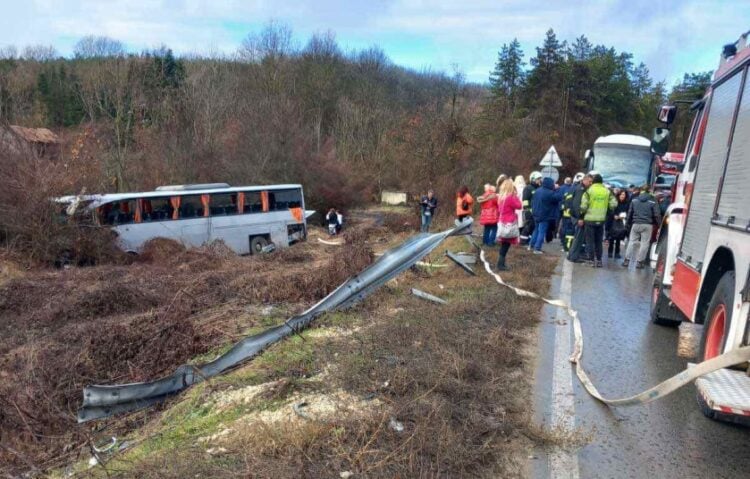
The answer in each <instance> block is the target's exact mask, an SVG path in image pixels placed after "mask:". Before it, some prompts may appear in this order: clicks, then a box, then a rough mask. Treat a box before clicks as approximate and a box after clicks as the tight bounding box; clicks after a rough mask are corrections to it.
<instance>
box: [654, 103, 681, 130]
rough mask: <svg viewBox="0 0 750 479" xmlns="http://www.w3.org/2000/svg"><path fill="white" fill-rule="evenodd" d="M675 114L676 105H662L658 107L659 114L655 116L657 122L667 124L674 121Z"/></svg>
mask: <svg viewBox="0 0 750 479" xmlns="http://www.w3.org/2000/svg"><path fill="white" fill-rule="evenodd" d="M675 115H677V107H676V106H674V105H662V107H661V108H659V114H658V115H657V118H658V120H659V122H661V123H664V124H665V125H667V126H669V125H671V124H672V123H674V118H675Z"/></svg>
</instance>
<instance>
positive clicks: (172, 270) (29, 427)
mask: <svg viewBox="0 0 750 479" xmlns="http://www.w3.org/2000/svg"><path fill="white" fill-rule="evenodd" d="M361 238H362V235H360V236H357V235H356V234H355V235H349V240H350V241H349V244H347V245H346V246H342V247H339V248H340V249H338V250H333V251H331V250H327V249H323V248H321V247H320V245H315V244H312V243H307V244H300V245H296V246H294V247H293V248H291V249H288V250H284V251H279V252H277V253H275V254H272V255H269V256H261V257H244V258H243V257H237V256H236V255H235V254H234V253H232V252H231V251H228V249H226V248H225V247H223V245H221V244H218V245H212V246H208V247H205V248H202V249H197V250H185V249H184V248H183V247H182V246H180V245H178V244H175V243H173V242H171V241H168V240H155V241H153V242H152V243H151V244H149V245H148V246H147V247H146V249H145V251H144V254H143V255H142V256H140V257H138V258H137V260H136V262H135V264H131V265H101V266H94V267H88V268H70V269H64V270H57V271H49V270H39V269H35V270H31V271H28V272H23V271H22V270H19V268H13V271H14V272H15V274H13V275H9V276H8V277H7V278H4V279H3V281H2V282H0V378H2V381H1V382H0V434H1V436H0V442H2V444H3V448H2V449H0V464H3V467H2V468H0V470H2V469H5V470H6V471H8V470H10V471H13V470H16V468H17V467H21V468H24V467H26V468H28V464H35V465H36V466H37V467H40V468H43V467H45V466H48V465H49V464H52V463H54V461H55V460H56V459H57V460H59V456H60V455H61V454H63V453H64V452H66V451H68V450H69V449H70V448H71V447H74V446H79V445H80V443H81V442H82V441H83V440H84V439H83V438H84V437H85V433H86V430H87V429H88V428H86V427H77V426H76V424H75V413H76V409H77V408H78V406H79V405H80V398H81V390H82V387H83V386H84V385H86V384H92V383H113V382H130V381H141V380H147V379H153V378H155V377H157V376H159V375H160V374H163V373H165V372H167V371H170V370H171V369H173V368H174V367H176V366H178V365H180V364H182V363H184V362H185V361H187V360H188V359H190V358H192V357H194V356H196V355H198V354H202V353H206V352H207V351H210V350H211V349H212V348H215V347H217V346H221V345H224V344H227V343H228V342H231V341H234V340H236V339H237V338H239V337H241V335H242V334H243V332H245V331H247V329H248V328H250V327H252V326H257V325H258V324H259V323H258V322H259V318H258V317H259V316H260V314H258V312H257V311H256V310H254V309H252V308H253V305H263V304H276V303H284V304H286V305H290V308H294V307H301V306H303V305H305V304H310V303H312V302H314V301H317V300H319V299H320V298H321V297H322V296H324V295H325V294H327V293H329V292H330V291H331V290H332V289H333V288H335V287H336V286H338V285H339V284H340V283H341V282H343V281H344V280H345V279H346V278H347V277H349V276H350V275H352V274H354V273H356V272H358V271H360V270H361V269H363V268H364V267H365V266H366V265H367V264H368V263H369V262H370V261H371V253H370V252H369V249H368V248H367V247H366V246H365V245H364V244H363V243H362V241H361ZM8 264H12V263H8ZM8 270H9V271H10V267H8ZM253 313H255V314H253ZM7 468H9V469H7Z"/></svg>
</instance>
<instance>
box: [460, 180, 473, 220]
mask: <svg viewBox="0 0 750 479" xmlns="http://www.w3.org/2000/svg"><path fill="white" fill-rule="evenodd" d="M473 206H474V198H472V197H471V195H470V194H469V188H467V187H466V185H464V186H462V187H461V189H460V190H458V193H456V217H457V218H458V221H463V220H464V218H466V217H468V216H471V210H472V207H473Z"/></svg>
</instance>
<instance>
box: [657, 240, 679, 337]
mask: <svg viewBox="0 0 750 479" xmlns="http://www.w3.org/2000/svg"><path fill="white" fill-rule="evenodd" d="M656 250H657V251H658V252H659V254H658V256H657V259H656V270H655V272H654V282H653V284H652V286H651V321H652V322H653V323H654V324H658V325H661V326H679V325H680V323H681V321H680V320H679V319H675V318H674V316H676V315H677V312H676V311H674V308H673V307H672V306H670V305H669V298H667V295H666V294H664V285H663V284H662V280H663V279H664V271H665V268H666V264H667V245H666V244H664V239H661V240H660V241H659V243H658V244H657V245H656ZM670 313H671V314H670Z"/></svg>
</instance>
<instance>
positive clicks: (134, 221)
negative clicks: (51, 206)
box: [55, 183, 312, 254]
mask: <svg viewBox="0 0 750 479" xmlns="http://www.w3.org/2000/svg"><path fill="white" fill-rule="evenodd" d="M55 201H56V202H57V203H61V204H64V205H67V208H66V210H67V214H69V215H70V214H73V213H74V212H75V210H76V209H78V210H80V209H81V208H83V209H84V211H85V212H91V213H92V216H93V218H92V219H93V222H94V224H96V225H100V226H108V227H110V228H111V229H112V230H113V231H114V232H115V233H117V242H118V245H119V247H120V248H122V249H123V250H124V251H127V252H132V253H138V252H140V251H141V250H142V248H143V245H144V244H145V243H146V242H147V241H149V240H151V239H154V238H168V239H173V240H176V241H179V242H181V243H183V244H184V245H185V246H188V247H196V246H200V245H203V244H206V243H210V242H212V241H214V240H222V241H223V242H224V243H225V244H226V245H227V246H228V247H229V248H231V249H232V250H233V251H235V252H236V253H237V254H257V253H260V252H262V251H263V249H264V248H265V247H266V246H268V245H270V244H273V245H274V246H275V247H277V248H284V247H287V246H289V245H290V244H291V243H293V242H295V241H301V240H303V239H305V238H306V236H307V224H306V218H307V216H309V214H312V212H308V213H309V214H306V212H305V201H304V196H303V192H302V186H301V185H270V186H237V187H231V186H229V185H228V184H225V183H215V184H201V185H173V186H161V187H159V188H157V189H156V190H155V191H147V192H140V193H116V194H103V195H83V196H66V197H61V198H57V199H56V200H55ZM78 214H80V211H78Z"/></svg>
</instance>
